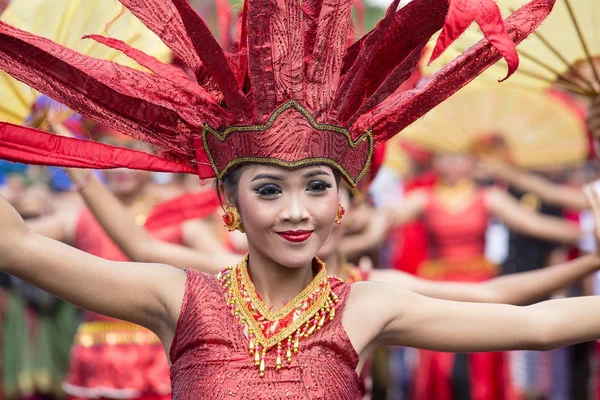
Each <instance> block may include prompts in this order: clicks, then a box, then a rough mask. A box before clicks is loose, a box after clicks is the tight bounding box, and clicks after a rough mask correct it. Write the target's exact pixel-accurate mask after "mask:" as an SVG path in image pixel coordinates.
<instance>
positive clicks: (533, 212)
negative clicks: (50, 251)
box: [0, 0, 600, 400]
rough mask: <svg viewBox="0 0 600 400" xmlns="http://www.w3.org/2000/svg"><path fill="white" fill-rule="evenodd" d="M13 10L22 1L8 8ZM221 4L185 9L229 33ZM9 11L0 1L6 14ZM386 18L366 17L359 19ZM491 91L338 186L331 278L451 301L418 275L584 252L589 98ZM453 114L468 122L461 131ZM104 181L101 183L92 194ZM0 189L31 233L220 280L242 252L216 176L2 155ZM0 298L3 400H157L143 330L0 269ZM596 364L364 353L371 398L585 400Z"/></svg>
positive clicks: (565, 354) (160, 374)
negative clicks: (340, 200) (340, 214)
mask: <svg viewBox="0 0 600 400" xmlns="http://www.w3.org/2000/svg"><path fill="white" fill-rule="evenodd" d="M18 1H23V2H27V0H13V3H15V2H18ZM216 3H217V5H216V8H215V5H214V4H212V2H211V3H206V4H195V6H196V8H197V9H198V10H200V11H201V12H203V13H204V14H205V15H207V20H208V21H212V22H213V25H214V28H215V29H219V28H218V27H219V26H220V27H222V26H224V25H225V26H227V25H229V24H231V22H227V21H225V22H224V21H222V20H221V21H219V14H218V13H217V10H219V4H220V2H219V1H217V2H216ZM7 5H8V2H7V1H2V0H0V11H1V10H2V9H3V8H5V7H6V6H7ZM222 6H223V4H222V3H221V7H222ZM381 12H382V11H381V10H377V9H372V8H369V7H368V9H367V15H380V14H381ZM367 25H368V22H367ZM157 53H158V51H157ZM157 56H158V55H157ZM418 79H419V76H416V77H415V81H418ZM494 90H495V89H494V88H492V87H485V88H484V89H479V90H478V91H472V92H468V91H467V94H466V95H465V96H464V97H462V98H460V97H459V99H458V100H457V101H456V102H454V103H451V102H449V103H451V104H450V105H449V106H448V107H449V109H448V110H447V112H446V114H444V115H437V116H436V115H433V116H431V117H427V118H425V119H424V120H423V121H421V123H417V124H416V125H415V126H414V129H413V130H412V131H411V130H409V131H408V132H407V133H406V134H403V135H402V136H400V137H398V138H397V139H394V140H392V141H391V142H390V143H388V144H387V145H386V146H385V147H382V148H378V149H376V152H375V157H374V159H373V163H372V166H371V169H370V172H369V175H370V177H369V179H366V181H367V182H366V183H365V184H364V185H363V186H361V187H359V188H357V189H350V188H346V189H344V198H345V200H344V201H345V202H346V204H347V205H348V206H347V207H346V210H347V215H346V217H345V218H344V220H343V230H341V231H340V232H339V233H337V234H338V235H339V236H340V238H339V241H338V242H336V243H335V247H336V248H335V249H328V250H323V254H324V255H323V258H324V259H325V258H331V259H332V260H333V261H332V263H333V264H334V265H335V264H336V263H337V265H336V269H337V272H336V274H338V275H340V277H342V278H343V279H346V280H350V281H358V280H363V279H373V280H382V281H390V282H393V283H398V284H401V285H404V286H408V288H409V289H413V288H414V289H415V290H417V291H421V292H425V293H426V294H432V295H436V296H439V297H449V298H453V297H457V296H453V295H451V294H448V295H445V294H444V293H445V292H444V289H438V288H437V287H431V288H430V287H429V286H427V285H426V284H425V286H422V285H423V284H422V282H421V279H423V280H428V281H434V282H452V283H455V282H466V283H470V284H473V286H472V287H476V285H481V287H485V286H484V285H485V282H488V281H490V280H493V279H498V277H504V276H508V275H512V274H517V273H528V272H532V271H541V270H544V269H547V268H549V267H551V266H555V265H560V264H563V263H565V262H567V261H568V260H572V259H574V258H576V257H577V256H578V255H581V254H584V253H593V252H595V251H596V248H595V247H596V243H595V240H594V237H593V234H592V230H593V225H594V221H593V217H592V215H591V213H590V212H589V210H588V208H589V207H588V205H587V203H586V201H585V199H584V198H583V196H582V187H583V186H584V185H586V184H590V183H592V182H594V180H595V179H597V177H598V176H599V172H600V171H598V164H597V160H596V155H595V152H594V145H593V141H592V139H591V136H590V129H588V128H589V127H586V122H585V114H586V107H587V106H588V105H589V104H588V103H585V102H584V103H582V102H580V101H575V100H573V99H572V98H571V97H572V96H570V95H567V96H566V100H565V96H563V95H556V93H554V94H548V93H544V94H543V95H541V96H542V97H543V100H538V99H537V98H536V99H534V100H532V99H529V98H523V99H522V98H521V97H520V96H522V94H517V92H510V91H509V92H507V93H495V92H494ZM482 92H483V93H485V94H484V95H481V93H482ZM490 92H492V93H493V95H489V93H490ZM559 98H560V99H559ZM0 99H2V98H0ZM546 101H547V102H550V103H551V104H546V103H545V102H546ZM469 102H471V103H469ZM505 103H508V104H512V108H510V107H509V109H507V108H506V107H502V105H503V104H505ZM35 104H36V106H35V107H33V108H32V109H31V110H29V111H28V115H27V119H26V121H27V123H28V124H30V125H31V126H36V127H40V128H44V129H46V130H48V131H51V132H53V133H56V134H63V133H64V134H67V135H76V136H78V137H86V138H89V139H90V140H96V141H100V142H102V143H106V144H109V145H116V146H121V147H127V148H130V149H135V150H139V151H145V152H148V153H152V152H153V151H154V149H152V148H149V147H147V146H145V145H141V144H140V143H139V142H136V141H135V140H133V139H131V138H129V137H126V136H124V135H121V134H119V133H118V132H114V131H111V130H109V129H107V128H106V127H103V126H101V125H98V124H96V123H93V122H91V121H86V120H83V119H82V118H81V117H80V116H78V115H75V114H69V113H68V112H67V113H66V114H68V115H66V116H64V115H63V114H65V113H64V110H63V109H62V108H61V106H59V105H57V104H54V103H52V102H50V101H48V100H47V99H44V98H36V99H35ZM534 104H536V105H539V107H540V108H539V109H536V108H535V107H534V106H533V105H534ZM2 105H3V104H0V110H2V109H3V107H2ZM467 106H468V108H465V107H467ZM476 107H478V108H476ZM528 107H530V109H528ZM553 107H555V108H553ZM57 110H59V111H57ZM528 112H530V113H531V115H534V117H532V118H529V119H528V120H527V123H525V124H524V125H519V123H521V122H520V121H521V120H522V118H521V119H520V118H519V117H510V116H508V114H511V115H512V114H517V115H519V114H523V115H525V114H527V113H528ZM461 113H462V117H463V118H466V119H469V118H470V119H471V120H472V121H474V122H473V123H471V124H470V125H469V124H463V123H462V122H460V121H459V118H457V116H459V115H461ZM561 113H566V114H568V115H567V116H566V117H564V118H563V116H562V114H561ZM439 114H443V111H440V112H439ZM57 115H60V118H59V117H57ZM477 115H479V116H480V117H481V118H479V119H480V121H479V120H478V117H477ZM491 121H494V123H495V125H493V124H492V123H491ZM565 121H572V123H571V122H565ZM24 122H25V121H24ZM562 123H565V124H566V125H564V126H563V125H560V126H558V125H559V124H562ZM452 124H455V125H456V126H460V127H461V129H460V132H459V131H458V130H457V131H454V130H453V128H451V126H452ZM461 124H462V125H461ZM486 124H487V125H486ZM63 131H64V132H63ZM98 181H99V182H101V183H102V185H98V186H96V185H95V186H92V185H90V182H95V183H96V182H98ZM0 194H1V195H2V196H4V197H5V198H6V199H8V201H9V202H10V203H11V204H12V205H13V206H14V207H15V208H16V209H17V211H18V212H19V213H20V214H21V216H22V217H23V218H24V219H25V220H27V222H28V224H29V225H30V227H31V228H32V229H34V230H35V231H36V232H39V233H41V234H43V235H45V236H48V237H51V238H53V239H56V240H59V241H61V242H64V243H67V244H69V245H72V246H75V247H77V248H79V249H81V250H84V251H88V252H90V253H92V254H95V255H97V256H101V257H105V258H110V259H113V260H123V261H124V260H127V259H132V260H135V261H148V262H169V263H170V264H173V265H175V266H181V267H185V266H188V267H194V268H195V267H196V265H197V268H198V269H201V270H203V271H205V272H217V271H218V270H219V269H220V268H222V267H223V266H224V265H228V264H230V263H234V262H235V260H237V259H238V258H239V257H240V255H242V254H244V252H245V250H246V249H245V240H244V235H243V234H242V233H240V232H228V231H227V230H226V229H225V227H224V226H223V223H222V220H221V215H222V213H223V209H222V207H221V202H220V199H219V198H218V196H217V195H216V191H215V182H212V181H202V182H201V181H199V180H198V179H197V177H194V176H186V175H177V174H167V173H150V172H142V171H132V170H121V169H118V170H108V171H105V172H88V171H81V170H69V171H66V170H64V169H60V168H51V167H40V166H33V165H22V164H15V163H10V162H6V161H0ZM117 206H118V207H117ZM123 213H127V214H128V215H130V216H131V221H129V220H127V218H121V216H122V215H125V214H123ZM132 224H135V225H132ZM139 227H144V228H145V231H147V232H149V235H145V234H142V233H140V230H139ZM336 240H337V239H336ZM165 243H167V244H177V245H179V246H180V247H177V249H174V248H172V247H168V245H166V244H165ZM162 246H167V247H162ZM182 248H184V249H187V250H188V251H189V252H186V250H182ZM165 260H166V261H165ZM190 263H196V264H193V265H190ZM178 264H179V265H178ZM328 265H329V264H328ZM40 268H43V266H40ZM590 272H592V273H590V274H589V275H587V276H586V277H585V278H584V279H577V282H572V279H571V278H570V277H569V278H567V277H564V281H565V282H564V283H565V284H564V285H562V286H564V287H563V288H562V289H560V290H556V291H553V293H551V294H545V295H544V297H540V298H534V299H531V298H529V297H525V298H524V299H523V298H517V299H514V298H513V297H510V295H511V293H510V292H511V291H513V286H507V288H506V292H507V293H508V294H507V295H506V296H508V297H506V298H505V297H501V298H500V300H502V301H505V302H509V303H514V304H527V303H529V302H533V301H537V300H543V299H544V298H545V297H546V296H547V297H565V296H580V295H590V294H600V275H598V274H596V273H594V272H593V271H590ZM536 276H537V275H536ZM416 278H419V279H418V280H415V279H416ZM561 279H563V278H561ZM557 280H558V278H557ZM508 282H512V281H508ZM524 282H525V281H524ZM528 282H531V281H528ZM532 282H533V285H535V282H536V281H535V279H534V280H533V281H532ZM93 284H94V283H93V282H90V285H93ZM528 285H530V286H531V285H532V284H530V283H528ZM517 286H518V285H516V284H515V287H514V291H513V292H512V294H513V295H514V296H518V293H520V292H519V290H518V288H517ZM557 286H561V285H557ZM0 287H1V290H0V318H1V321H2V323H1V326H0V339H1V340H0V343H1V345H0V360H1V362H0V368H1V370H2V380H1V391H0V398H5V399H61V398H67V397H69V398H72V399H92V398H104V399H138V398H148V399H168V398H169V390H170V386H169V381H168V365H167V361H166V356H165V354H164V350H163V349H162V346H161V345H160V343H159V342H158V341H157V339H156V338H155V337H154V336H153V335H152V334H150V333H149V332H147V331H145V330H143V329H141V328H139V329H138V327H136V326H134V325H132V324H125V323H120V322H118V321H114V320H110V319H107V318H105V317H103V316H100V315H92V314H91V313H88V312H86V311H83V310H79V309H76V308H75V307H74V306H72V305H70V304H68V303H66V302H64V301H62V300H60V299H58V298H55V297H53V296H51V295H49V294H47V293H45V292H44V291H42V290H40V289H37V288H36V287H34V286H32V285H30V284H28V283H25V282H23V281H21V280H19V279H17V278H14V277H11V276H9V275H7V274H2V275H0ZM467 290H470V289H467ZM476 293H478V292H476V291H475V290H474V291H473V293H466V294H465V296H464V297H463V298H458V299H457V300H462V299H471V298H470V297H469V296H470V295H471V294H472V295H473V296H476ZM458 297H461V296H458ZM506 299H510V300H506ZM476 300H477V298H475V300H473V301H476ZM495 300H498V298H495V297H494V298H483V299H481V301H495ZM500 300H499V301H500ZM599 360H600V345H598V343H585V344H581V345H577V346H573V347H568V348H563V349H559V350H554V351H550V352H531V351H523V352H511V353H494V354H489V353H486V354H479V355H465V354H458V355H450V354H440V353H433V352H427V351H417V350H412V349H396V348H390V349H386V350H382V351H379V352H377V353H376V354H375V356H374V357H373V360H372V362H371V363H369V365H368V366H367V367H366V368H365V372H364V373H363V382H364V385H365V392H366V393H368V395H367V396H368V397H372V398H373V399H414V400H421V399H423V400H429V399H440V400H447V399H448V400H449V399H457V400H460V399H478V400H509V399H514V400H517V399H555V400H559V399H597V398H600V363H599Z"/></svg>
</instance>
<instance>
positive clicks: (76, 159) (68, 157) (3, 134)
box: [0, 123, 196, 173]
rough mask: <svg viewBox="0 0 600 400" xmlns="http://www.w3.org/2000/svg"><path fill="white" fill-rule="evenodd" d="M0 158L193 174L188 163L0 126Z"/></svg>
mask: <svg viewBox="0 0 600 400" xmlns="http://www.w3.org/2000/svg"><path fill="white" fill-rule="evenodd" d="M0 143H2V146H0V158H1V159H3V160H8V161H13V162H21V163H26V164H35V165H53V166H57V167H73V168H94V169H111V168H130V169H141V170H146V171H156V172H182V173H195V172H196V168H195V167H194V166H193V165H191V164H183V163H181V162H176V161H171V160H167V159H164V158H161V157H158V156H154V155H152V154H148V153H144V152H142V151H136V150H131V149H126V148H122V147H117V146H110V145H107V144H103V143H98V142H94V141H91V140H81V139H74V138H68V137H64V136H57V135H53V134H51V133H47V132H42V131H38V130H36V129H31V128H25V127H23V126H18V125H13V124H8V123H0Z"/></svg>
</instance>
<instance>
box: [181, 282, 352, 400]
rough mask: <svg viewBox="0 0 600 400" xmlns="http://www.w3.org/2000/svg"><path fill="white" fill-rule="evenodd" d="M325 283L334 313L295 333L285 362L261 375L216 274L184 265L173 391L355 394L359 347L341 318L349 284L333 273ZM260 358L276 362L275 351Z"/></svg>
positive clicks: (185, 398) (187, 398) (195, 395)
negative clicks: (299, 336) (303, 333)
mask: <svg viewBox="0 0 600 400" xmlns="http://www.w3.org/2000/svg"><path fill="white" fill-rule="evenodd" d="M331 289H332V290H333V292H334V293H336V295H337V296H338V297H339V300H340V301H339V303H338V307H339V310H340V315H338V316H337V317H336V318H335V319H334V320H333V321H331V322H330V323H327V324H325V326H324V327H323V328H322V329H321V330H320V331H317V332H316V333H314V334H313V335H312V336H310V337H308V338H306V339H305V340H303V341H301V344H300V351H299V352H298V354H296V355H294V357H293V359H292V362H291V364H289V365H288V364H287V363H286V364H284V365H283V366H282V368H281V370H280V371H276V370H275V368H267V369H266V371H265V376H264V377H262V378H261V377H259V376H258V374H257V373H256V366H255V365H254V359H253V357H252V356H250V355H249V354H248V339H247V338H246V336H245V334H244V332H243V330H242V328H241V327H240V325H239V324H238V322H237V321H236V320H235V318H234V317H233V316H232V315H231V312H230V310H229V308H228V307H227V303H226V301H225V298H224V295H223V292H222V290H221V287H220V284H219V281H218V280H217V278H216V277H214V276H210V275H206V274H203V273H200V272H198V271H194V270H188V271H187V283H186V289H185V295H184V299H183V304H182V308H181V314H180V317H179V322H178V324H177V330H176V332H175V338H174V339H173V343H172V345H171V351H170V358H171V362H172V366H171V382H172V393H173V399H174V400H192V399H194V400H195V399H202V398H206V394H207V393H210V398H211V399H215V400H216V399H241V400H244V399H257V398H260V399H273V400H274V399H298V400H300V399H313V400H315V399H360V389H359V380H358V376H357V374H356V372H355V369H356V366H357V365H358V355H357V354H356V351H355V350H354V348H353V347H352V345H351V343H350V340H349V338H348V336H347V334H346V333H345V331H344V328H343V326H342V322H341V321H342V318H341V315H342V314H343V309H344V307H345V303H346V299H347V297H348V294H349V292H350V285H349V284H346V283H342V282H340V281H337V280H334V281H332V283H331ZM267 364H268V365H275V355H274V354H269V355H267Z"/></svg>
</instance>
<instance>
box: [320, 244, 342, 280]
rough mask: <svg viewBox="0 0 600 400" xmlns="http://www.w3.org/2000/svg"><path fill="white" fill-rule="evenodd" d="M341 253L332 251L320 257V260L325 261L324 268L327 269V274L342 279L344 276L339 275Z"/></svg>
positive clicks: (340, 270) (340, 271)
mask: <svg viewBox="0 0 600 400" xmlns="http://www.w3.org/2000/svg"><path fill="white" fill-rule="evenodd" d="M342 259H343V258H342V255H341V254H338V252H336V251H334V252H332V253H331V254H328V255H327V256H325V257H323V258H321V261H323V262H324V263H325V268H326V269H327V275H335V276H337V277H340V278H342V279H344V277H342V276H340V274H341V273H343V272H344V271H342V265H343V262H342Z"/></svg>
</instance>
